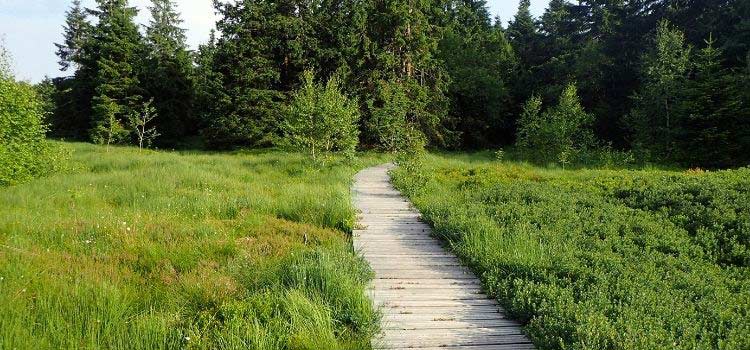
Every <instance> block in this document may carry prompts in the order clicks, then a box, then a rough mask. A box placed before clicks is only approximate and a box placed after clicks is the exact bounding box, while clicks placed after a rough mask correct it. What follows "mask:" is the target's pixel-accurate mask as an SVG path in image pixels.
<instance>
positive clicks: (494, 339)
mask: <svg viewBox="0 0 750 350" xmlns="http://www.w3.org/2000/svg"><path fill="white" fill-rule="evenodd" d="M529 343H530V342H529V341H528V339H527V338H526V336H524V335H519V334H508V335H500V336H481V337H471V338H459V339H445V338H418V339H398V340H394V339H375V340H373V344H374V347H375V348H376V349H399V348H425V347H440V348H444V347H447V346H462V345H499V344H506V345H507V344H529Z"/></svg>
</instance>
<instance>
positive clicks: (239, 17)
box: [203, 0, 290, 148]
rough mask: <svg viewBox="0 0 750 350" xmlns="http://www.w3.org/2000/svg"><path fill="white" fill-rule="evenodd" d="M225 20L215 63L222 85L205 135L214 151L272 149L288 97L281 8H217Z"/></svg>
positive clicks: (251, 1) (254, 1) (246, 2)
mask: <svg viewBox="0 0 750 350" xmlns="http://www.w3.org/2000/svg"><path fill="white" fill-rule="evenodd" d="M216 8H217V11H218V12H219V13H220V14H221V16H222V18H221V19H220V20H219V22H218V23H217V28H218V30H219V31H220V32H221V38H220V39H219V40H218V41H217V44H216V52H215V54H214V55H213V58H212V61H213V62H212V65H213V71H214V73H215V74H216V81H217V82H218V83H219V84H218V85H219V86H220V87H221V88H220V89H219V90H216V91H214V92H213V93H212V94H213V97H212V98H210V99H211V100H212V101H213V105H212V106H211V108H210V109H209V110H208V113H207V114H206V115H204V119H206V121H207V124H208V125H207V128H206V129H205V130H204V131H203V134H204V137H206V138H207V141H208V143H209V146H211V147H214V148H227V147H234V146H263V145H271V144H273V143H274V142H275V138H276V137H277V136H278V134H279V130H278V125H279V121H280V118H281V110H282V106H283V104H284V102H285V100H286V94H285V92H284V91H282V90H280V82H281V65H283V64H286V65H288V64H290V62H280V61H279V60H277V58H278V57H279V55H278V53H279V52H280V51H279V48H278V47H276V46H275V44H276V42H277V40H279V38H277V37H276V35H277V34H278V33H279V28H278V26H280V25H282V24H281V23H278V22H277V21H275V19H277V14H278V12H277V10H278V8H277V7H276V3H274V2H271V1H267V0H242V1H237V2H236V3H218V2H217V3H216Z"/></svg>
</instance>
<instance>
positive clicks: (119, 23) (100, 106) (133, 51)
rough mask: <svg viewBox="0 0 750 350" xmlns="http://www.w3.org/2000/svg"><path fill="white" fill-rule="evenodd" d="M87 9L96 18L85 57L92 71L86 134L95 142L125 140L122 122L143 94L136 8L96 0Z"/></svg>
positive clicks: (119, 0)
mask: <svg viewBox="0 0 750 350" xmlns="http://www.w3.org/2000/svg"><path fill="white" fill-rule="evenodd" d="M90 12H91V14H93V15H94V16H96V18H97V19H98V23H97V25H96V27H95V28H94V31H93V35H92V40H91V44H90V45H91V47H90V51H89V52H90V53H91V56H90V57H89V58H88V59H89V60H90V61H89V62H90V64H92V65H94V67H92V68H93V71H94V72H95V75H94V80H93V82H94V97H93V99H92V112H93V115H92V118H93V120H92V126H93V128H92V129H91V135H90V136H91V138H92V140H94V141H95V142H97V143H107V144H111V143H116V142H122V141H127V140H128V136H127V135H128V131H127V130H126V129H125V128H124V125H126V124H127V119H128V116H129V115H130V112H131V111H132V110H134V109H138V108H140V107H141V106H140V103H141V100H142V93H143V91H142V89H141V88H140V82H139V80H138V71H137V69H138V67H140V66H141V64H142V61H141V59H140V57H141V56H142V55H143V52H144V50H143V42H142V38H141V35H140V33H139V32H138V27H137V25H136V24H135V22H134V21H133V20H134V18H135V16H136V15H137V13H138V11H137V10H136V9H135V8H134V7H131V6H130V5H129V4H128V1H127V0H97V8H96V9H95V10H91V11H90Z"/></svg>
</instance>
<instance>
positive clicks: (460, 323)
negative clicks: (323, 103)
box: [352, 166, 534, 350]
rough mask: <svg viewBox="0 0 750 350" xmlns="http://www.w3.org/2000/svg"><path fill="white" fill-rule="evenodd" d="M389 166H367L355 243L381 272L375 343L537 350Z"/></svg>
mask: <svg viewBox="0 0 750 350" xmlns="http://www.w3.org/2000/svg"><path fill="white" fill-rule="evenodd" d="M388 170H389V167H388V166H380V167H375V168H370V169H366V170H364V171H362V172H360V173H359V174H358V175H357V177H356V181H355V184H354V186H353V188H352V192H353V197H354V198H353V200H354V204H355V206H356V207H357V208H358V210H359V212H360V213H359V214H358V215H357V218H358V224H357V227H356V229H355V230H354V232H353V240H354V248H355V250H356V251H357V252H359V253H360V254H361V255H362V256H363V257H364V258H365V259H366V260H367V261H368V262H369V263H370V266H371V267H372V269H373V270H374V271H375V279H374V280H373V282H372V284H371V287H370V289H368V293H369V294H370V295H371V297H372V299H373V301H374V303H375V305H377V306H378V307H379V308H380V309H381V312H382V315H383V319H382V321H383V327H382V329H383V332H382V334H381V335H380V336H379V337H378V338H377V339H375V340H373V344H372V345H373V347H374V348H376V349H431V350H437V349H441V350H459V349H474V350H511V349H519V350H528V349H534V347H533V345H531V343H530V341H529V340H528V338H526V337H525V336H524V335H523V332H522V330H521V327H520V325H519V324H518V323H517V322H515V321H513V320H509V319H507V318H506V317H505V315H504V310H503V309H502V308H501V307H500V306H499V305H498V303H497V301H495V300H494V299H491V298H488V297H487V295H485V294H484V293H483V289H482V285H481V283H480V281H479V280H478V279H477V278H476V277H475V276H474V275H473V274H472V273H471V271H470V270H469V269H467V268H465V267H463V266H462V264H461V261H460V260H459V259H458V258H456V257H455V256H454V255H453V254H451V253H450V252H449V251H448V249H447V248H446V247H445V246H444V245H443V244H441V243H440V241H438V240H437V239H435V238H433V237H432V229H431V228H430V226H429V225H428V224H426V223H425V222H423V221H422V219H421V215H420V214H419V212H418V211H416V209H414V207H413V206H412V204H411V203H409V201H407V200H406V199H405V198H403V197H402V196H401V194H400V193H399V192H398V191H397V190H395V189H394V188H393V187H392V186H391V185H390V183H389V181H390V179H389V176H388Z"/></svg>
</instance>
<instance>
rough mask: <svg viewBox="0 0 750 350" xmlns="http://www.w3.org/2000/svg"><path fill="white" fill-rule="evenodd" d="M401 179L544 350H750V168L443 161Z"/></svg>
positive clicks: (430, 161) (430, 160)
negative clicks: (603, 167) (616, 167)
mask: <svg viewBox="0 0 750 350" xmlns="http://www.w3.org/2000/svg"><path fill="white" fill-rule="evenodd" d="M395 176H396V184H397V186H398V187H399V188H400V189H402V190H403V191H404V192H406V193H407V194H408V195H409V196H410V197H411V199H412V200H413V201H414V202H415V204H416V206H417V207H418V208H419V209H420V210H422V212H423V215H424V217H425V219H426V220H428V221H429V222H430V223H431V224H432V225H434V227H435V228H436V234H438V235H439V236H441V238H443V239H445V240H447V241H448V242H449V243H450V245H451V246H452V249H453V250H454V251H455V252H456V253H457V254H458V255H459V256H460V257H461V258H462V259H463V260H464V261H465V262H466V263H467V264H469V265H470V266H471V267H472V268H473V269H474V271H476V272H477V274H478V275H479V276H480V277H481V279H482V280H483V282H484V283H485V285H486V287H487V288H488V290H489V292H490V293H491V294H493V295H494V296H495V297H497V298H498V299H499V300H500V301H501V303H502V304H503V305H504V306H505V307H506V308H507V310H508V311H509V312H510V314H511V315H512V316H513V317H516V318H518V319H520V320H522V321H523V322H525V323H526V329H527V331H528V333H529V335H530V336H531V337H532V339H533V340H534V342H535V343H536V344H537V345H539V346H540V347H541V348H543V349H623V350H625V349H628V350H630V349H644V350H646V349H648V350H650V349H736V350H742V349H750V169H740V170H734V171H722V172H703V171H663V170H596V169H592V170H586V169H579V170H573V171H570V170H569V171H564V170H550V169H542V168H537V167H533V166H530V165H525V164H521V163H514V162H498V161H493V160H492V159H491V157H489V156H487V155H474V156H467V155H445V156H428V157H427V159H426V160H425V162H424V163H423V164H422V165H421V166H419V167H416V168H412V169H406V168H401V169H399V170H396V171H395Z"/></svg>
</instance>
